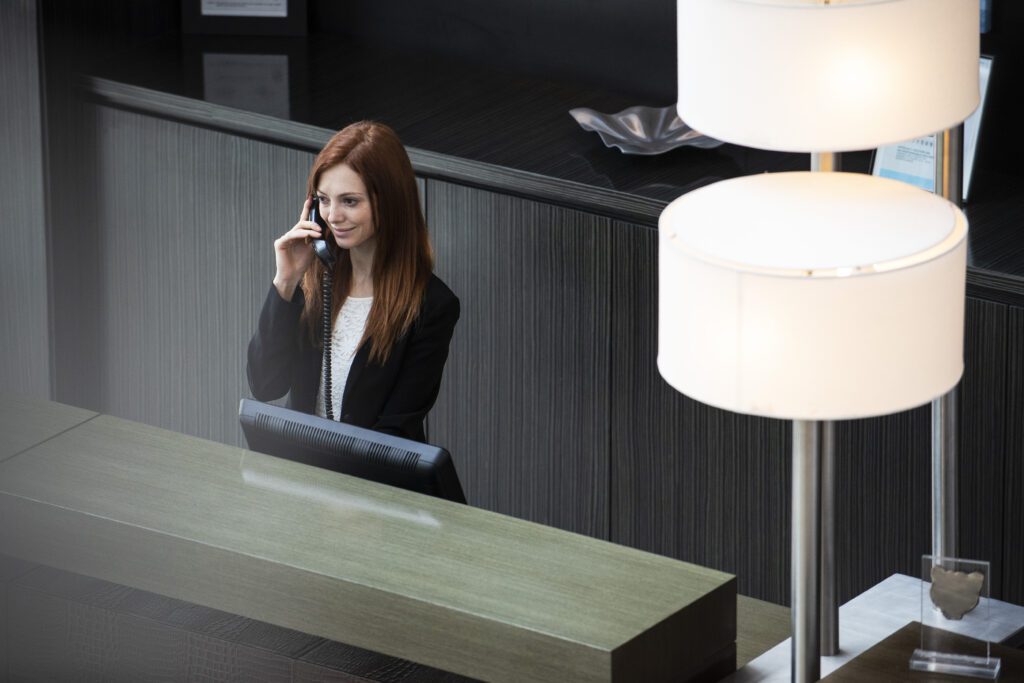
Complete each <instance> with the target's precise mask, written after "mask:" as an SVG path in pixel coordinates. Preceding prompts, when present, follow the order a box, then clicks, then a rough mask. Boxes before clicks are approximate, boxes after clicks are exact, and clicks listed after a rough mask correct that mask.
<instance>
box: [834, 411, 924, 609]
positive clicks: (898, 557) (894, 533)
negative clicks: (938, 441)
mask: <svg viewBox="0 0 1024 683" xmlns="http://www.w3.org/2000/svg"><path fill="white" fill-rule="evenodd" d="M930 421H931V414H930V409H929V407H928V406H923V407H919V408H916V409H914V410H908V411H903V412H901V413H896V414H893V415H885V416H882V417H876V418H870V419H864V420H846V421H842V422H839V423H837V424H836V507H837V510H836V562H837V566H838V569H837V577H836V582H837V591H838V594H839V600H840V602H841V603H842V602H846V601H847V600H849V599H851V598H852V597H854V596H855V595H858V594H859V593H861V592H863V591H865V590H867V589H868V588H870V587H871V586H873V585H875V584H876V583H878V582H879V581H881V580H882V579H884V578H886V577H887V576H890V575H892V574H894V573H897V572H899V573H903V574H908V575H910V576H917V575H918V574H920V571H921V569H920V567H921V555H922V554H924V553H927V552H929V551H930V547H931V541H930V529H931V526H930V525H931V521H930V520H931V517H930V507H929V505H930V501H931V484H930V481H931V478H930V477H931V470H930V462H931V459H930V458H931V456H930V445H929V444H930V438H931V437H930V426H929V425H930Z"/></svg>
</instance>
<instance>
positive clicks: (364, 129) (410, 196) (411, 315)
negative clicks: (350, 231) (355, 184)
mask: <svg viewBox="0 0 1024 683" xmlns="http://www.w3.org/2000/svg"><path fill="white" fill-rule="evenodd" d="M338 164H345V165H347V166H348V167H349V168H351V169H352V170H353V171H355V172H356V173H357V174H359V177H360V178H362V180H363V184H364V185H366V192H367V194H368V195H369V197H368V199H369V202H370V208H371V210H372V211H373V224H374V229H375V232H374V237H375V240H376V244H375V247H374V252H373V272H372V278H373V305H372V306H371V307H370V316H369V318H368V319H367V321H366V330H365V331H364V332H363V338H362V339H361V340H360V342H359V343H360V346H361V345H362V344H364V343H369V344H370V345H371V347H370V361H371V362H376V363H379V364H381V365H383V364H384V362H385V361H386V360H387V358H388V356H389V355H390V354H391V349H392V348H393V347H394V344H395V342H396V341H397V340H398V339H399V338H401V337H402V335H404V334H405V333H406V332H407V331H408V330H409V327H410V326H411V325H412V323H413V321H414V320H415V319H416V316H417V315H419V311H420V304H421V303H422V301H423V295H424V294H425V292H426V289H427V283H428V282H429V281H430V274H431V273H432V272H433V269H434V257H433V251H432V249H431V247H430V238H429V237H428V235H427V223H426V221H425V220H424V219H423V212H422V211H421V210H420V203H419V193H418V191H417V188H416V176H415V175H414V174H413V171H412V163H410V161H409V155H408V154H406V152H405V148H404V147H403V146H402V143H401V142H400V141H399V139H398V135H396V134H395V131H393V130H392V129H391V128H389V127H388V126H386V125H384V124H382V123H376V122H374V121H360V122H358V123H353V124H352V125H350V126H346V127H345V128H343V129H342V130H340V131H338V132H337V133H335V134H334V136H333V137H332V138H331V139H330V140H328V141H327V144H326V145H324V148H323V149H322V150H320V154H318V155H317V157H316V160H315V161H314V162H313V168H311V169H310V171H309V179H308V181H307V184H306V193H307V196H313V194H314V193H315V192H316V187H317V184H318V183H319V181H320V176H321V175H322V174H323V172H324V171H326V170H327V169H329V168H331V167H333V166H337V165H338ZM326 238H327V239H334V236H333V235H326ZM337 256H338V258H337V260H336V262H335V267H334V273H333V277H334V282H333V291H332V296H331V301H332V303H331V329H332V330H333V329H334V322H335V320H336V319H337V317H338V312H339V311H340V310H341V306H342V304H343V303H344V302H345V299H346V297H347V296H348V293H349V286H350V284H351V279H352V259H351V256H350V254H349V252H348V250H347V249H338V250H337ZM325 270H326V269H325V267H324V265H323V263H321V261H320V259H313V265H312V266H310V268H309V270H307V271H306V273H305V275H303V277H302V292H303V294H304V295H305V299H306V302H305V307H304V310H303V312H302V315H303V319H304V320H305V321H306V323H307V325H308V328H309V333H310V336H311V338H312V340H313V343H314V344H317V345H319V343H320V338H319V334H318V331H319V327H320V326H319V322H320V316H321V308H322V306H323V303H322V301H321V297H320V281H321V279H322V278H323V274H324V271H325Z"/></svg>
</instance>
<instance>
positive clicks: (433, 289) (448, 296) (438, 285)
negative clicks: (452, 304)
mask: <svg viewBox="0 0 1024 683" xmlns="http://www.w3.org/2000/svg"><path fill="white" fill-rule="evenodd" d="M424 296H425V297H426V299H427V300H428V301H431V302H433V303H442V302H445V301H450V300H452V299H454V300H455V301H458V300H459V297H457V296H455V292H453V291H452V290H451V289H450V288H449V287H448V285H446V284H445V283H444V280H442V279H441V278H439V277H438V276H437V275H436V274H434V273H431V274H430V280H429V281H428V282H427V291H426V293H425V295H424Z"/></svg>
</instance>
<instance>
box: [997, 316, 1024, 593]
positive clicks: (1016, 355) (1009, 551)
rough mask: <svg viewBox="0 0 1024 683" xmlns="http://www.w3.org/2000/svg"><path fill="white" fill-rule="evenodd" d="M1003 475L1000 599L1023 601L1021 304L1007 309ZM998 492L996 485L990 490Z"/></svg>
mask: <svg viewBox="0 0 1024 683" xmlns="http://www.w3.org/2000/svg"><path fill="white" fill-rule="evenodd" d="M1007 318H1008V324H1007V329H1008V334H1007V349H1008V351H1009V352H1008V354H1007V359H1008V360H1007V367H1006V371H1007V372H1006V377H1007V384H1006V417H1007V419H1006V442H1005V446H1004V458H1005V473H1006V476H1005V479H1004V480H1003V482H1002V491H1001V493H1002V496H1003V500H1004V501H1005V504H1004V507H1003V520H1004V524H1003V538H1002V541H1003V548H1004V553H1003V563H1002V567H1001V568H1000V569H1001V570H1002V571H1001V572H1000V575H1001V576H1002V577H1003V578H1002V584H1003V600H1006V601H1008V602H1012V603H1014V604H1017V605H1021V604H1024V308H1020V307H1018V306H1012V307H1010V308H1009V311H1008V316H1007ZM991 494H992V495H993V496H997V495H999V494H1000V491H999V490H998V489H996V490H994V491H992V492H991Z"/></svg>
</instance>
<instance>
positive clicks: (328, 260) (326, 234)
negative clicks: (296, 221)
mask: <svg viewBox="0 0 1024 683" xmlns="http://www.w3.org/2000/svg"><path fill="white" fill-rule="evenodd" d="M309 220H310V221H312V222H313V223H316V224H317V225H319V226H320V229H321V230H322V231H323V232H322V233H321V234H322V235H323V239H314V240H313V251H315V252H316V256H317V258H319V259H320V261H321V262H322V263H323V264H324V266H325V267H326V268H327V270H328V272H330V271H332V270H333V269H334V261H335V255H334V252H335V250H336V249H337V247H336V246H335V244H334V240H332V239H330V234H331V229H330V228H329V227H327V221H325V220H324V219H323V216H321V215H320V200H319V199H317V198H316V196H315V195H314V196H313V203H312V208H310V210H309Z"/></svg>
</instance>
